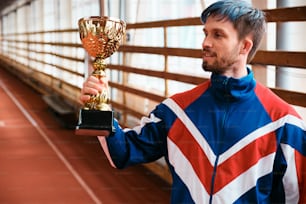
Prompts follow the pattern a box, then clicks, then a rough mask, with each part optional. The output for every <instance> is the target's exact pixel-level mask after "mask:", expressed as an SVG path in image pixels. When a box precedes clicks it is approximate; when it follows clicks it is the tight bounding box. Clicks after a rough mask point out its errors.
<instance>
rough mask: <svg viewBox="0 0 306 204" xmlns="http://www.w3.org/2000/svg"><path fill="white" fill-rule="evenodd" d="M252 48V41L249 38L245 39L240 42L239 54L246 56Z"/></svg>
mask: <svg viewBox="0 0 306 204" xmlns="http://www.w3.org/2000/svg"><path fill="white" fill-rule="evenodd" d="M252 47H253V41H252V39H251V38H250V37H246V38H245V39H244V40H243V41H242V46H241V49H240V54H248V53H249V52H250V51H251V49H252Z"/></svg>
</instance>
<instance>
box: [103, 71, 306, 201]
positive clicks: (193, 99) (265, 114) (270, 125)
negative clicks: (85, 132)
mask: <svg viewBox="0 0 306 204" xmlns="http://www.w3.org/2000/svg"><path fill="white" fill-rule="evenodd" d="M115 128H116V132H115V133H114V134H113V135H110V136H108V137H106V138H105V137H103V138H102V137H99V140H100V142H101V144H102V146H103V149H104V151H105V153H106V154H107V155H108V156H109V160H110V162H111V163H112V164H113V165H114V166H115V167H116V168H125V167H127V166H130V165H134V164H138V163H145V162H151V161H154V160H156V159H159V158H161V157H164V158H165V160H166V162H167V163H168V166H169V169H170V171H171V174H172V178H173V179H172V193H171V203H173V204H178V203H199V204H202V203H203V204H205V203H218V204H219V203H220V204H224V203H289V204H291V203H306V125H305V121H303V120H302V119H301V117H300V116H299V115H298V114H297V113H296V111H295V110H294V109H293V108H292V107H291V106H290V105H288V104H287V103H285V102H284V101H283V100H282V99H280V98H279V97H277V96H276V95H275V94H273V93H272V92H271V90H270V89H268V88H266V87H264V86H263V85H261V84H260V83H258V82H256V81H255V80H254V77H253V72H252V71H251V70H250V69H248V75H247V76H245V77H243V78H241V79H234V78H227V77H225V76H220V75H217V74H212V75H211V78H210V80H208V81H206V82H204V83H202V84H200V85H198V86H196V87H195V88H193V89H191V90H189V91H186V92H183V93H179V94H176V95H174V96H172V97H170V98H168V99H166V100H164V101H163V102H162V103H161V104H159V105H158V106H157V107H156V108H155V109H154V110H153V111H152V112H151V114H150V115H149V116H148V117H144V118H142V120H141V124H140V125H139V126H137V127H135V128H133V129H121V127H120V126H119V125H118V122H117V121H115ZM157 196H158V195H157Z"/></svg>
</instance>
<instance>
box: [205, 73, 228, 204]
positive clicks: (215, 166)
mask: <svg viewBox="0 0 306 204" xmlns="http://www.w3.org/2000/svg"><path fill="white" fill-rule="evenodd" d="M227 84H228V79H225V80H224V81H223V85H224V89H226V86H227ZM225 103H226V104H225V111H224V115H223V118H222V123H221V130H222V134H223V135H224V133H225V130H224V126H225V122H226V119H227V115H228V110H229V101H227V100H226V101H225ZM219 156H220V154H219V152H218V155H217V156H216V160H215V164H214V170H213V175H212V178H211V189H210V198H209V204H212V201H213V193H214V187H215V179H216V174H217V166H218V161H219Z"/></svg>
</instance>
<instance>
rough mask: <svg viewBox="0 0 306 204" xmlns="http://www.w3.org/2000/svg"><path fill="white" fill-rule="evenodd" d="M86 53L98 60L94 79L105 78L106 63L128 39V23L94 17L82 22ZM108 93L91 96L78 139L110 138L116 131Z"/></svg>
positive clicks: (80, 115) (80, 113) (82, 117)
mask: <svg viewBox="0 0 306 204" xmlns="http://www.w3.org/2000/svg"><path fill="white" fill-rule="evenodd" d="M78 25H79V34H80V39H81V41H82V45H83V47H84V49H85V50H86V51H87V52H88V54H89V55H90V56H91V57H94V58H95V59H94V62H93V72H92V73H91V75H93V76H95V77H97V78H101V77H105V68H106V63H105V59H106V58H108V57H110V56H111V55H112V54H113V53H114V52H116V51H117V50H118V48H119V46H120V43H121V41H122V39H123V37H124V35H125V29H126V23H125V22H124V21H122V20H119V19H114V18H110V17H107V16H102V17H100V16H90V17H85V18H81V19H80V20H79V21H78ZM108 103H109V96H108V92H107V90H104V91H102V92H101V93H98V94H97V95H91V96H90V99H89V100H88V101H87V102H86V103H85V104H84V107H83V108H82V109H80V112H79V120H78V124H77V126H76V131H75V132H76V134H77V135H88V136H98V135H104V136H107V135H109V134H110V133H111V132H113V131H114V126H113V115H114V113H113V111H112V110H111V108H110V106H109V104H108Z"/></svg>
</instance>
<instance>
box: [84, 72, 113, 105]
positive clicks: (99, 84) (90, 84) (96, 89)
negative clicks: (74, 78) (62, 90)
mask: <svg viewBox="0 0 306 204" xmlns="http://www.w3.org/2000/svg"><path fill="white" fill-rule="evenodd" d="M107 88H108V81H107V79H106V77H101V78H100V79H98V78H97V77H94V76H89V77H88V78H87V79H86V81H85V82H84V83H83V88H82V90H81V96H80V101H81V102H82V103H85V102H86V101H88V100H89V99H90V95H97V94H98V93H101V92H102V91H103V90H105V89H107Z"/></svg>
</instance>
